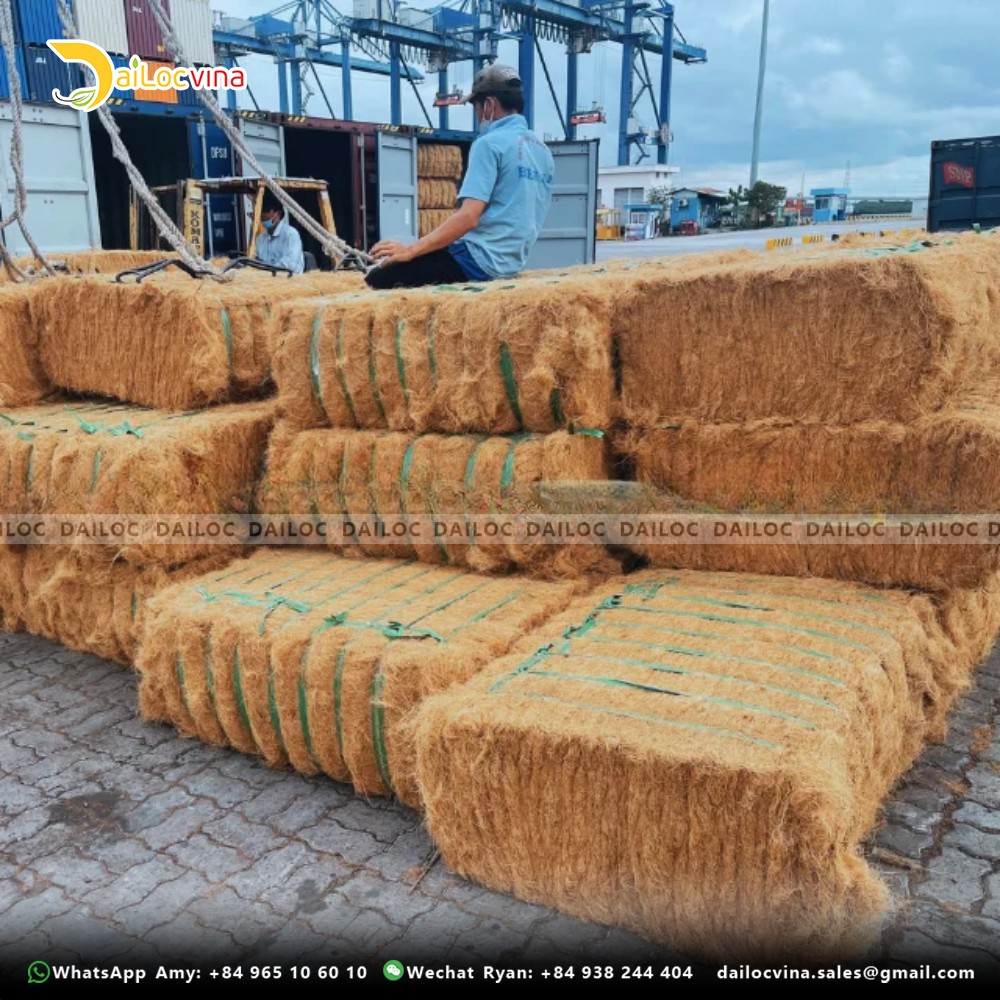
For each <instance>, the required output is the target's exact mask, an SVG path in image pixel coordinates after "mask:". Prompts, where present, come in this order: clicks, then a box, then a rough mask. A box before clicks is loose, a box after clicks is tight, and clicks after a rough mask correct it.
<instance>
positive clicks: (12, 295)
mask: <svg viewBox="0 0 1000 1000" xmlns="http://www.w3.org/2000/svg"><path fill="white" fill-rule="evenodd" d="M0 273H2V269H0ZM33 293H34V286H33V285H29V284H21V285H14V284H3V285H0V406H23V405H25V404H26V403H34V402H36V401H37V400H39V399H41V398H42V397H43V396H44V395H45V394H46V393H47V392H50V391H51V388H52V387H51V385H50V383H49V381H48V379H47V378H46V377H45V373H44V372H43V371H42V370H41V366H40V365H39V363H38V355H37V351H36V350H35V343H34V335H33V330H32V327H31V313H30V303H31V298H32V295H33Z"/></svg>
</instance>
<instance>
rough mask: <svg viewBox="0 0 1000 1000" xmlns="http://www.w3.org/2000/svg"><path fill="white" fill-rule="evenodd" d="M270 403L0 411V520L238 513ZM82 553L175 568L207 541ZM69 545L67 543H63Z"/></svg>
mask: <svg viewBox="0 0 1000 1000" xmlns="http://www.w3.org/2000/svg"><path fill="white" fill-rule="evenodd" d="M273 415H274V404H273V403H271V402H261V403H246V404H239V405H230V406H220V407H215V408H212V409H208V410H202V411H197V412H188V413H184V412H176V411H164V410H146V409H140V408H138V407H131V406H127V405H124V404H119V403H108V402H100V401H91V402H85V401H82V400H70V399H66V398H63V399H60V400H58V401H55V402H48V403H44V404H38V405H36V406H29V407H22V408H19V409H5V410H0V513H3V514H6V515H9V516H22V515H63V516H67V515H88V516H96V515H119V516H124V517H137V518H143V517H155V516H160V517H173V518H182V517H188V516H191V517H194V516H198V515H204V516H206V517H211V516H226V515H232V514H243V513H247V512H248V511H249V510H250V509H251V506H252V501H253V494H254V489H255V487H256V482H257V479H258V478H259V476H260V473H261V470H262V468H263V464H264V455H265V451H266V447H267V439H268V434H269V432H270V430H271V425H272V421H273ZM95 537H97V536H96V535H94V534H93V533H91V532H81V533H79V534H77V533H75V532H74V534H73V535H72V536H71V538H72V540H75V541H78V542H80V543H81V545H80V547H81V548H84V549H85V550H86V552H88V553H89V554H90V555H91V556H94V557H97V558H99V559H101V560H105V561H106V560H108V559H110V558H112V557H113V556H115V555H117V556H120V557H123V558H126V559H128V560H130V561H132V562H135V563H140V564H141V563H145V562H149V561H151V560H154V559H155V560H158V561H165V562H168V563H173V564H176V563H181V562H185V561H187V560H189V559H192V558H194V557H195V556H197V555H201V554H206V550H207V551H209V552H211V551H218V546H217V545H215V544H214V543H208V542H197V541H192V540H190V538H191V536H190V535H187V536H186V537H185V538H184V539H181V540H178V541H177V542H176V544H163V545H157V544H153V543H150V544H146V543H145V542H143V543H135V544H125V545H121V546H119V545H116V546H115V547H113V548H110V547H106V546H103V545H93V544H86V545H83V544H82V543H83V542H88V541H91V542H92V541H93V540H94V538H95ZM67 540H70V539H67Z"/></svg>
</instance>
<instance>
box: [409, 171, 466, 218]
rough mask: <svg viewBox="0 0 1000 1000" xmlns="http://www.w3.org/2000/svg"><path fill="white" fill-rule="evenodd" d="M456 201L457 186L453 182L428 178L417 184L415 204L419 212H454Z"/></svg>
mask: <svg viewBox="0 0 1000 1000" xmlns="http://www.w3.org/2000/svg"><path fill="white" fill-rule="evenodd" d="M457 200H458V185H457V184H456V183H455V182H454V181H446V180H436V179H433V178H428V179H427V180H423V179H422V180H420V181H419V182H418V184H417V204H418V205H419V206H420V210H421V212H422V211H424V210H425V209H430V208H447V209H451V210H454V208H455V202H456V201H457Z"/></svg>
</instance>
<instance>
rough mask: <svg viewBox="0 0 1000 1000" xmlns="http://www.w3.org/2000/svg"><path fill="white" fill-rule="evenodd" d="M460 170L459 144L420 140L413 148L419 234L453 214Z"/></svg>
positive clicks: (463, 168) (422, 234) (431, 230)
mask: <svg viewBox="0 0 1000 1000" xmlns="http://www.w3.org/2000/svg"><path fill="white" fill-rule="evenodd" d="M464 170H465V167H464V164H463V161H462V149H461V147H460V146H445V145H437V144H433V145H432V144H429V143H422V144H421V145H419V146H418V147H417V178H418V179H417V205H418V206H419V218H418V220H417V221H418V227H419V231H420V235H421V236H426V235H427V234H428V233H432V232H433V231H434V230H435V229H437V227H438V226H440V225H441V223H442V222H444V221H445V220H446V219H448V218H450V217H451V216H452V215H454V213H455V207H456V202H457V200H458V185H459V182H460V181H461V180H462V174H463V172H464Z"/></svg>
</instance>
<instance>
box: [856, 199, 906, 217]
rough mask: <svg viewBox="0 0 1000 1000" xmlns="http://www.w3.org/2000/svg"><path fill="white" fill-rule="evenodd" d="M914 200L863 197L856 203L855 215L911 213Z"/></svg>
mask: <svg viewBox="0 0 1000 1000" xmlns="http://www.w3.org/2000/svg"><path fill="white" fill-rule="evenodd" d="M912 213H913V201H912V200H911V199H909V198H863V199H861V200H860V201H856V202H855V203H854V211H853V213H852V214H853V215H911V214H912Z"/></svg>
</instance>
